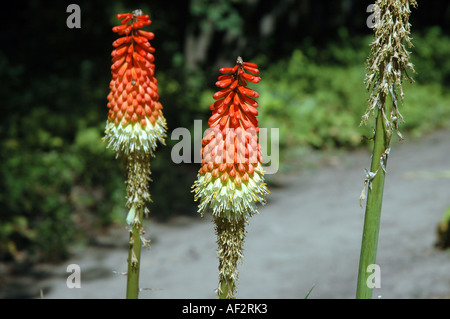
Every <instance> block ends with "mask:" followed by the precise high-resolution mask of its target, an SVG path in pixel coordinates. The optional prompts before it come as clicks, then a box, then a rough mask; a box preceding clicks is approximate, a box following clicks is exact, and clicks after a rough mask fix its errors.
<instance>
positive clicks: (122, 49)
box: [104, 10, 166, 299]
mask: <svg viewBox="0 0 450 319" xmlns="http://www.w3.org/2000/svg"><path fill="white" fill-rule="evenodd" d="M117 18H118V19H119V20H121V24H120V25H119V26H116V27H114V28H113V31H114V32H116V33H118V34H119V35H120V36H122V37H120V38H118V39H117V40H116V41H114V42H113V46H114V48H115V49H114V50H113V51H112V53H111V56H112V57H113V59H112V62H113V63H112V66H111V73H112V80H111V82H110V93H109V95H108V105H107V106H108V108H109V112H108V119H107V121H106V129H105V137H104V141H106V142H107V143H108V144H107V147H108V148H109V147H111V148H112V149H113V150H114V152H115V153H116V157H121V158H122V159H123V160H124V163H125V168H126V175H127V179H126V182H125V183H126V185H127V202H126V206H127V208H128V209H129V211H128V215H127V218H126V221H127V224H128V225H129V252H128V272H127V292H126V297H127V299H136V298H138V295H139V270H140V257H141V247H142V246H143V245H144V246H147V247H148V244H149V242H148V240H146V239H145V238H144V234H145V231H144V228H143V226H142V221H143V217H144V214H145V215H147V214H148V209H147V208H146V203H147V202H149V201H151V197H150V192H149V190H148V187H149V182H150V174H151V170H150V158H151V157H152V156H154V151H155V149H156V147H157V144H158V142H160V143H162V144H164V140H165V137H166V120H165V118H164V116H163V114H162V105H161V103H160V102H159V94H158V82H157V80H156V78H155V76H154V74H155V65H154V56H153V54H152V53H153V52H154V51H155V49H154V48H153V47H152V46H151V45H150V43H149V40H152V39H153V38H154V34H153V33H152V32H147V31H144V30H141V29H142V27H144V26H146V25H150V24H151V21H150V19H149V16H148V15H144V14H143V13H142V11H141V10H135V11H133V12H132V13H121V14H118V15H117Z"/></svg>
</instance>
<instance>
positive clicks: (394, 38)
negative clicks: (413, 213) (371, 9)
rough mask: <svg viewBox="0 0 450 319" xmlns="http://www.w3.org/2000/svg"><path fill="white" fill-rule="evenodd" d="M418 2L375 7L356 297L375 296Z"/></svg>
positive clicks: (383, 0) (384, 0)
mask: <svg viewBox="0 0 450 319" xmlns="http://www.w3.org/2000/svg"><path fill="white" fill-rule="evenodd" d="M411 5H412V6H417V3H416V1H415V0H392V1H391V0H378V1H376V3H375V8H376V10H377V11H378V12H377V16H378V18H379V21H377V23H376V25H375V28H374V29H375V40H374V41H373V42H372V47H371V54H370V56H369V58H368V60H367V65H368V67H367V70H368V72H367V76H366V86H367V89H368V90H370V89H371V94H370V97H369V106H368V108H367V111H366V113H365V114H364V116H363V117H362V122H361V123H367V121H368V119H369V117H370V116H371V115H372V114H376V120H375V121H376V122H375V123H376V124H375V135H374V145H373V153H372V163H371V168H370V172H367V176H366V179H365V182H364V188H363V192H362V193H361V197H360V201H361V205H362V201H363V200H364V199H366V187H367V201H366V211H365V218H364V229H363V236H362V243H361V255H360V263H359V270H358V280H357V291H356V297H357V298H358V299H370V298H372V290H373V285H372V284H371V283H369V282H368V281H369V280H370V277H369V276H370V275H371V273H370V272H368V266H369V265H373V264H376V253H377V245H378V235H379V229H380V219H381V206H382V201H383V191H384V182H385V176H386V166H387V160H388V156H389V152H390V149H391V145H390V144H391V137H392V134H393V132H394V131H395V132H396V133H397V135H398V136H399V137H400V138H402V135H401V133H400V132H399V130H398V123H399V121H401V120H403V117H402V115H401V114H400V111H399V109H398V93H400V99H401V100H403V98H404V93H403V88H402V81H403V79H404V77H405V76H406V77H407V78H408V79H409V80H410V81H411V82H412V81H413V80H412V78H411V77H410V76H409V75H408V73H407V69H409V70H411V71H413V72H414V68H413V65H412V64H411V63H410V62H409V61H408V59H409V52H408V51H407V50H406V48H405V46H404V43H407V44H409V45H410V46H412V43H411V39H410V37H409V35H410V24H409V16H410V13H411V11H410V6H411Z"/></svg>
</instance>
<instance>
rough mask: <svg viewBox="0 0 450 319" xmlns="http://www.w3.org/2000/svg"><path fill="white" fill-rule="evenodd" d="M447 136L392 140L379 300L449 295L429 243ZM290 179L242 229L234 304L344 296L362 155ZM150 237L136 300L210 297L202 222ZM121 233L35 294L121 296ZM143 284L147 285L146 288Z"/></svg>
mask: <svg viewBox="0 0 450 319" xmlns="http://www.w3.org/2000/svg"><path fill="white" fill-rule="evenodd" d="M449 141H450V131H441V132H437V133H434V134H432V135H430V136H427V137H424V138H422V139H420V140H412V139H409V138H408V139H407V140H405V141H404V142H402V143H395V145H393V147H392V151H391V153H390V158H389V161H388V175H387V179H386V184H385V196H384V202H383V212H382V218H381V220H382V222H381V232H380V237H379V245H378V259H377V263H378V264H379V265H380V267H381V288H379V289H375V290H374V295H375V296H382V298H388V299H389V298H436V297H437V298H441V297H449V296H450V251H444V252H443V251H439V250H436V249H435V248H434V247H433V244H434V241H435V228H436V225H437V223H438V222H439V220H440V218H441V216H442V213H443V212H444V210H445V209H446V208H447V207H448V206H450V178H448V177H447V178H444V177H445V176H441V178H440V176H439V174H437V175H436V176H435V175H433V174H426V173H423V172H425V171H426V172H444V171H447V172H448V171H449V170H450V142H449ZM333 162H334V165H331V166H329V167H326V168H323V169H320V170H311V171H307V172H304V173H302V174H300V175H299V176H295V177H290V178H289V181H287V182H286V180H285V182H286V185H283V186H282V187H280V188H275V189H272V194H271V195H270V196H269V203H268V205H267V206H265V207H263V208H261V209H260V215H257V216H254V217H253V218H252V219H251V220H250V224H249V226H248V233H247V239H246V242H245V247H244V248H245V251H244V255H245V257H244V262H243V264H242V265H241V266H240V268H239V269H240V280H239V286H238V293H237V297H238V298H303V297H304V296H305V295H306V294H307V292H308V291H309V289H310V288H311V287H312V286H313V285H315V287H314V289H313V291H312V293H311V295H310V298H354V296H355V290H356V276H357V269H358V262H359V250H360V245H361V233H362V225H363V218H364V210H363V209H362V208H360V206H359V194H360V193H361V190H362V186H363V179H364V168H367V167H368V165H369V162H370V155H369V153H368V152H358V153H353V154H349V155H346V156H345V157H342V156H340V157H338V158H336V160H335V161H333ZM146 229H147V234H148V237H150V239H152V246H151V248H150V250H144V251H143V256H142V265H141V269H142V273H141V285H142V287H143V288H145V290H143V291H142V292H141V295H140V297H141V298H215V294H214V289H215V288H216V285H217V265H218V262H217V259H216V253H215V249H216V244H215V235H214V230H213V224H212V223H211V220H210V219H207V218H205V219H195V218H186V217H180V218H177V219H175V220H173V221H171V222H170V223H167V224H158V223H154V222H147V224H146ZM126 236H127V233H126V231H125V230H124V229H114V230H113V233H112V235H111V234H110V237H109V238H111V237H112V238H115V239H114V245H112V246H111V245H107V244H105V245H103V246H102V245H100V246H96V247H88V248H87V250H85V251H84V252H83V253H82V254H80V255H78V256H76V257H74V258H72V259H71V260H69V261H67V262H66V263H64V264H61V265H58V266H41V271H42V272H44V273H47V274H51V276H49V277H46V278H43V279H42V280H39V281H38V282H34V284H33V285H32V288H30V289H34V291H32V292H31V293H33V294H34V295H35V296H36V297H39V290H40V289H43V292H44V297H45V298H49V299H51V298H123V297H124V293H125V281H126V280H125V277H124V276H122V275H120V274H119V273H120V272H124V271H126V264H125V263H126V255H127V252H126V242H127V237H126ZM71 263H75V264H78V265H79V266H80V268H81V288H79V289H78V288H73V289H68V288H67V286H66V278H67V276H68V275H69V273H67V272H66V267H67V265H68V264H71ZM147 288H148V289H147Z"/></svg>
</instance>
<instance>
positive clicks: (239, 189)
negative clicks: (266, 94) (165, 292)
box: [193, 57, 269, 299]
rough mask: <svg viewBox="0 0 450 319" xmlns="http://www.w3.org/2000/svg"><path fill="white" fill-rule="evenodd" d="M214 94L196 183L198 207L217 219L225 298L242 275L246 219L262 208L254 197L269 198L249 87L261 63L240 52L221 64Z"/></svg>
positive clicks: (256, 79) (232, 295) (220, 289)
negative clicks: (229, 65)
mask: <svg viewBox="0 0 450 319" xmlns="http://www.w3.org/2000/svg"><path fill="white" fill-rule="evenodd" d="M220 72H221V73H222V74H223V75H221V76H219V78H218V81H217V82H216V86H218V87H219V88H221V90H220V91H218V92H217V93H215V94H214V95H213V98H214V99H215V100H216V101H215V102H214V103H213V104H211V105H210V110H212V111H213V114H212V116H211V117H210V119H209V121H208V125H209V129H208V131H207V132H206V135H205V138H204V139H203V140H202V144H203V148H202V164H201V168H200V170H199V172H198V177H197V180H196V181H195V183H194V185H193V188H194V190H193V191H194V192H195V200H196V201H197V200H200V204H199V209H198V212H199V213H200V214H201V215H202V216H203V215H204V213H205V212H207V211H211V213H212V215H213V220H214V224H215V230H216V235H217V245H218V250H217V254H218V258H219V285H218V288H217V295H218V297H219V298H221V299H234V298H235V293H236V285H237V281H238V271H237V266H238V264H239V262H241V260H242V256H243V243H244V238H245V225H246V224H247V223H248V220H249V218H250V217H251V216H252V215H254V214H256V213H258V211H257V208H256V203H258V202H259V203H262V204H265V195H266V194H268V193H269V191H268V190H267V187H266V184H265V182H264V172H263V169H262V166H261V163H262V155H261V147H260V145H259V143H258V136H257V133H258V132H259V128H258V120H257V118H256V116H257V115H258V110H257V107H258V103H257V102H256V101H255V100H254V98H257V97H258V96H259V95H258V93H257V92H256V91H253V90H252V89H250V88H248V87H247V84H248V82H252V83H258V82H259V81H260V80H261V78H260V77H258V76H257V74H259V70H258V69H257V65H256V64H254V63H250V62H243V60H242V58H241V57H238V58H237V61H236V65H235V66H234V67H232V68H221V69H220Z"/></svg>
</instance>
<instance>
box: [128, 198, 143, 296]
mask: <svg viewBox="0 0 450 319" xmlns="http://www.w3.org/2000/svg"><path fill="white" fill-rule="evenodd" d="M132 209H133V208H132ZM143 215H144V208H143V207H141V208H139V211H138V214H137V216H136V218H134V220H133V223H132V224H131V228H130V240H129V250H128V272H127V299H137V298H138V296H139V272H140V263H141V247H142V243H141V228H142V219H143Z"/></svg>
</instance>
